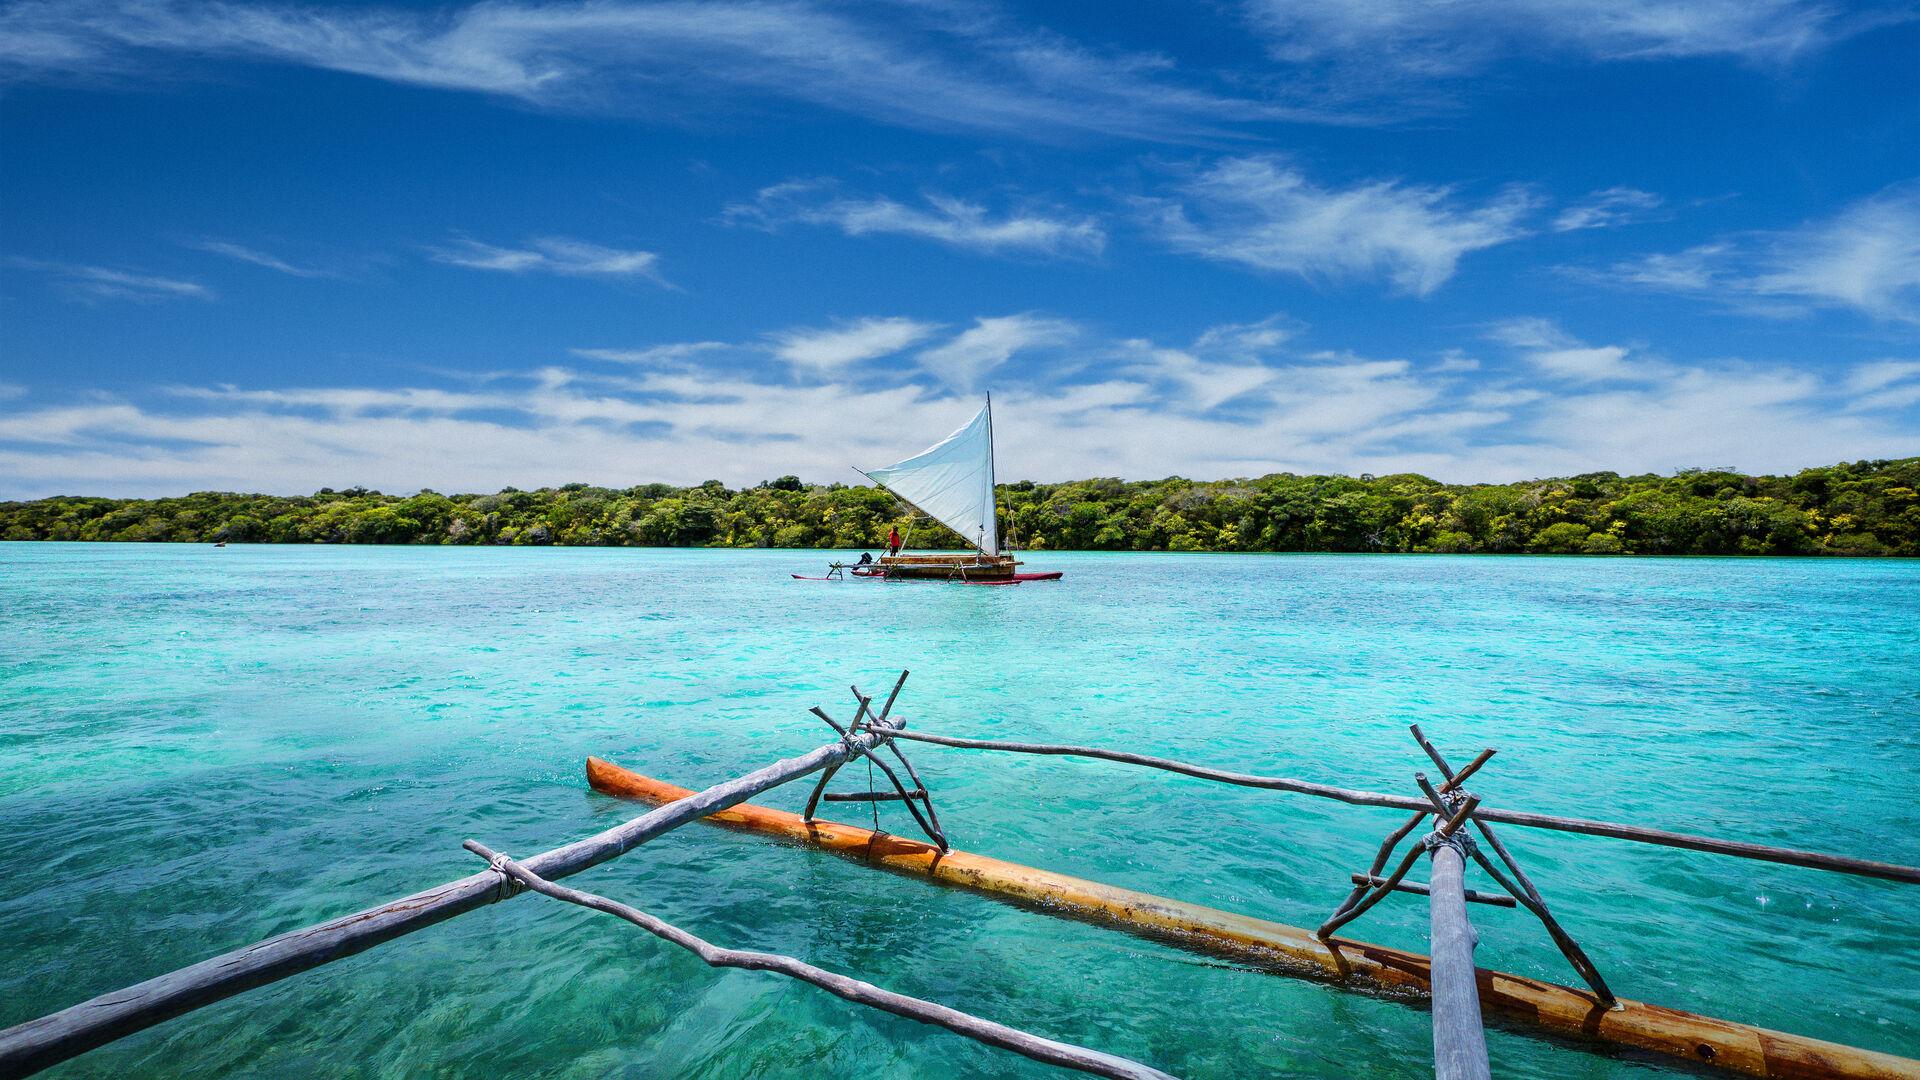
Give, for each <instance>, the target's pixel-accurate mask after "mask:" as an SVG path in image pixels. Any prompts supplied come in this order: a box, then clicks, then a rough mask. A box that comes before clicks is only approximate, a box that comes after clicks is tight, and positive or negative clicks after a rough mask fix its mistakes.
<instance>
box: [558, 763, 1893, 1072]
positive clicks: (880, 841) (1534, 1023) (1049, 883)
mask: <svg viewBox="0 0 1920 1080" xmlns="http://www.w3.org/2000/svg"><path fill="white" fill-rule="evenodd" d="M587 779H588V781H589V782H590V783H591V784H592V785H593V787H594V789H595V790H597V791H600V792H603V793H605V794H608V795H618V796H621V797H624V798H637V799H645V800H647V801H649V802H670V801H671V800H673V799H678V798H682V797H684V796H685V795H686V794H688V793H687V791H686V789H684V788H680V787H676V786H674V785H672V784H668V783H665V782H663V781H660V780H655V779H653V778H651V777H647V776H642V775H640V774H639V773H635V772H631V771H629V770H626V769H622V768H620V767H619V766H618V765H614V764H612V763H610V762H606V761H602V760H600V759H598V758H589V759H588V760H587ZM708 820H710V821H712V822H713V823H714V824H716V825H726V826H730V827H734V828H741V829H748V830H751V831H753V832H757V833H761V834H764V835H768V836H776V837H780V838H782V839H786V840H790V841H793V842H796V843H801V844H805V845H808V846H811V847H816V848H819V849H821V850H824V851H829V852H833V853H835V854H840V855H845V856H847V857H849V858H853V859H857V860H861V861H864V862H866V863H868V864H870V865H873V866H877V867H881V868H883V869H887V870H892V871H895V872H897V873H901V874H905V875H908V876H912V877H921V878H926V879H929V880H932V881H936V882H940V883H943V884H947V885H952V886H955V887H958V888H964V889H970V890H973V891H976V892H981V893H986V894H989V895H993V896H999V897H1005V898H1007V899H1010V900H1013V901H1016V902H1019V903H1022V904H1028V905H1032V906H1033V907H1034V909H1035V910H1038V911H1042V912H1045V913H1047V914H1054V915H1063V916H1067V917H1072V918H1079V919H1084V920H1087V921H1089V922H1093V923H1098V924H1100V925H1104V926H1111V927H1114V928H1116V929H1121V930H1125V931H1127V932H1130V933H1137V934H1140V935H1143V936H1147V937H1152V938H1154V939H1156V940H1160V941H1164V942H1166V943H1168V944H1170V945H1173V946H1175V947H1179V948H1187V949H1193V950H1195V951H1198V952H1203V953H1207V954H1210V955H1225V956H1229V957H1232V958H1234V959H1237V960H1240V961H1243V962H1245V963H1247V964H1248V965H1250V966H1253V967H1258V968H1261V969H1263V970H1267V971H1271V972H1274V973H1276V974H1281V975H1290V976H1295V977H1305V978H1313V979H1320V980H1325V981H1327V982H1331V983H1333V984H1335V985H1338V986H1341V987H1343V988H1345V989H1351V990H1359V991H1369V992H1385V993H1388V994H1390V995H1392V996H1395V997H1405V996H1407V995H1409V994H1415V995H1419V994H1425V993H1427V992H1428V988H1429V985H1430V983H1429V974H1428V972H1429V966H1430V965H1429V961H1428V959H1427V957H1425V956H1422V955H1420V954H1419V953H1413V952H1406V951H1404V950H1401V949H1392V948H1387V947H1385V946H1381V945H1368V944H1365V943H1362V942H1358V941H1350V940H1347V939H1345V938H1335V939H1333V940H1332V941H1330V942H1325V943H1323V942H1321V941H1320V940H1319V939H1317V938H1315V937H1314V936H1313V932H1312V931H1311V930H1305V929H1302V928H1300V927H1295V926H1285V925H1282V924H1280V923H1274V922H1268V921H1266V920H1263V919H1255V918H1250V917H1248V916H1245V915H1236V914H1233V913H1231V912H1226V911H1220V910H1218V909H1215V908H1209V907H1203V906H1201V905H1199V904H1189V903H1184V902H1182V901H1179V900H1169V899H1167V898H1165V897H1160V896H1151V895H1148V894H1146V893H1140V892H1134V891H1133V890H1130V889H1122V888H1117V887H1115V886H1112V885H1103V884H1100V883H1098V882H1093V881H1087V880H1084V879H1081V878H1075V877H1069V876H1067V875H1065V874H1057V873H1054V872H1052V871H1048V870H1041V869H1036V868H1034V867H1030V866H1020V865H1018V864H1015V863H1009V862H1002V861H1001V860H999V859H992V858H988V857H986V856H984V855H975V854H972V853H969V852H965V851H958V850H955V851H951V852H946V853H943V852H941V851H940V849H938V848H936V847H934V846H933V845H932V844H927V843H922V842H920V841H918V840H909V839H906V838H904V837H897V836H889V835H887V834H885V833H876V832H872V831H869V830H867V829H860V828H855V827H853V826H850V825H841V824H837V823H835V822H830V821H813V822H809V821H805V820H803V819H802V818H801V817H800V815H798V814H794V813H789V812H787V811H784V810H774V809H771V808H769V807H764V806H757V805H754V804H751V803H748V804H743V805H740V806H736V807H734V808H733V809H731V810H727V811H725V812H723V813H719V814H714V815H712V816H711V817H710V818H709V819H708ZM1476 977H1477V979H1478V982H1479V992H1480V1005H1481V1008H1482V1009H1483V1010H1485V1011H1486V1012H1487V1013H1489V1014H1491V1015H1496V1016H1500V1017H1504V1018H1505V1019H1506V1020H1507V1021H1508V1022H1509V1023H1511V1024H1512V1025H1513V1026H1514V1027H1515V1028H1516V1029H1521V1030H1533V1031H1540V1032H1545V1033H1548V1034H1552V1035H1556V1036H1564V1037H1566V1038H1570V1039H1576V1040H1583V1041H1594V1042H1600V1043H1607V1044H1612V1045H1616V1046H1627V1047H1636V1048H1639V1049H1642V1050H1649V1051H1653V1052H1655V1053H1659V1054H1665V1055H1670V1056H1672V1057H1674V1058H1678V1059H1681V1060H1686V1061H1692V1062H1697V1063H1700V1064H1706V1065H1712V1066H1714V1067H1717V1068H1722V1069H1727V1070H1730V1071H1733V1072H1737V1073H1744V1074H1746V1075H1749V1076H1764V1077H1774V1078H1803V1080H1829V1078H1832V1080H1920V1061H1913V1060H1909V1059H1907V1058H1902V1057H1896V1056H1894V1055H1892V1054H1884V1053H1879V1052H1877V1051H1873V1050H1865V1049H1859V1048H1856V1047H1851V1046H1842V1045H1840V1044H1838V1043H1831V1042H1823V1041H1821V1040H1819V1039H1810V1038H1806V1037H1804V1036H1800V1035H1790V1034H1787V1033H1784V1032H1779V1031H1769V1030H1766V1029H1764V1028H1757V1027H1753V1026H1751V1025H1747V1024H1739V1023H1734V1022H1732V1021H1729V1020H1716V1019H1713V1018H1711V1017H1706V1016H1699V1015H1696V1014H1693V1013H1688V1012H1682V1011H1680V1010H1677V1009H1667V1008H1662V1007H1660V1006H1658V1005H1648V1004H1645V1003H1643V1002H1638V1001H1627V1000H1622V1001H1621V1002H1620V1003H1619V1005H1618V1007H1617V1008H1614V1009H1611V1010H1610V1009H1608V1008H1607V1006H1606V1004H1605V1003H1603V1002H1601V1001H1600V1000H1598V999H1597V998H1596V997H1595V996H1594V995H1593V994H1591V993H1588V992H1586V991H1583V990H1577V989H1574V988H1573V987H1568V986H1559V985H1556V984H1554V983H1548V982H1541V981H1539V980H1537V979H1529V978H1525V977H1523V976H1520V975H1510V974H1507V973H1505V972H1500V971H1488V970H1486V969H1484V968H1483V969H1481V970H1479V971H1478V972H1477V973H1476Z"/></svg>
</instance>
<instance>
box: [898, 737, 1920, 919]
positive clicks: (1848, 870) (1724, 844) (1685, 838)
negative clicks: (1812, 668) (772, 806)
mask: <svg viewBox="0 0 1920 1080" xmlns="http://www.w3.org/2000/svg"><path fill="white" fill-rule="evenodd" d="M890 734H891V735H892V736H893V737H894V738H896V739H907V740H910V741H912V742H923V743H931V744H933V745H935V746H951V747H956V748H959V749H963V750H998V751H1003V752H1007V753H1015V754H1044V755H1049V756H1055V757H1085V758H1097V759H1099V760H1101V761H1118V762H1121V763H1123V764H1127V765H1143V766H1145V767H1147V768H1150V769H1161V770H1163V771H1166V772H1173V773H1179V774H1181V775H1182V776H1191V777H1195V778H1197V779H1201V780H1213V781H1217V782H1219V783H1223V784H1234V785H1237V786H1239V787H1251V788H1265V789H1268V790H1271V791H1290V792H1293V793H1295V794H1299V795H1312V796H1315V797H1318V798H1322V799H1333V800H1336V801H1338V802H1343V803H1347V804H1349V805H1352V806H1381V807H1387V808H1389V809H1394V810H1418V811H1420V812H1421V813H1422V814H1429V813H1432V812H1433V808H1432V806H1431V805H1430V804H1429V803H1428V802H1427V801H1426V800H1425V799H1416V798H1413V797H1411V796H1407V795H1387V794H1383V793H1381V792H1377V791H1359V790H1355V789H1353V788H1343V787H1335V786H1334V785H1332V784H1316V783H1313V782H1311V781H1307V780H1294V779H1291V778H1288V777H1281V776H1253V775H1250V774H1248V773H1236V772H1228V771H1226V770H1224V769H1212V768H1208V767H1206V766H1204V765H1192V764H1188V763H1187V762H1183V761H1174V760H1172V759H1170V758H1160V757H1151V756H1149V755H1146V754H1133V753H1128V752H1126V751H1124V750H1099V749H1095V748H1093V747H1090V746H1060V745H1054V744H1049V743H1017V742H995V741H991V740H987V739H960V738H955V737H953V736H951V735H934V734H930V733H928V732H925V731H899V730H895V731H891V732H890ZM1474 817H1475V819H1476V820H1485V821H1498V822H1501V823H1503V824H1507V825H1521V826H1525V827H1527V828H1530V829H1551V830H1553V831H1555V832H1570V833H1581V834H1583V835H1586V836H1610V837H1613V838H1614V839H1617V840H1633V841H1637V842H1639V843H1643V844H1656V845H1659V846H1661V847H1672V848H1685V849H1687V850H1690V851H1705V852H1711V853H1713V854H1715V855H1734V856H1738V857H1740V858H1744V859H1758V860H1760V861H1762V862H1773V863H1782V864H1785V865H1787V866H1802V867H1806V868H1808V869H1810V870H1831V871H1833V872H1835V873H1839V874H1853V875H1855V876H1858V877H1870V878H1880V879H1882V880H1885V881H1899V882H1905V883H1906V884H1909V885H1920V866H1902V865H1900V864H1898V863H1885V862H1875V861H1874V860H1872V859H1856V858H1853V857H1852V856H1849V855H1827V854H1823V853H1821V852H1817V851H1801V850H1798V849H1795V848H1783V847H1773V846H1771V845H1767V844H1753V843H1748V842H1747V841H1744V840H1720V839H1716V838H1714V837H1710V836H1695V835H1691V834H1688V833H1677V832H1668V831H1666V830H1664V829H1648V828H1644V827H1642V826H1639V825H1622V824H1619V823H1617V822H1611V821H1593V820H1590V819H1587V818H1571V817H1559V816H1556V815H1553V814H1532V813H1527V812H1525V811H1520V810H1495V809H1489V808H1487V807H1484V806H1483V807H1480V808H1479V809H1478V810H1475V811H1474ZM1374 872H1375V873H1378V872H1379V871H1378V870H1376V871H1374Z"/></svg>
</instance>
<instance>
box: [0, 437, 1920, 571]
mask: <svg viewBox="0 0 1920 1080" xmlns="http://www.w3.org/2000/svg"><path fill="white" fill-rule="evenodd" d="M1916 489H1920V457H1913V458H1904V459H1900V460H1891V461H1888V460H1880V461H1856V462H1848V463H1843V464H1839V465H1831V466H1826V467H1822V468H1814V469H1805V470H1802V471H1800V472H1797V473H1794V474H1793V475H1791V476H1750V475H1747V474H1745V473H1740V472H1736V471H1733V470H1731V469H1688V470H1682V471H1680V472H1678V473H1675V474H1674V475H1671V476H1659V475H1653V474H1644V475H1639V476H1620V475H1618V474H1615V473H1610V472H1596V473H1585V474H1582V475H1580V476H1569V477H1562V478H1557V479H1551V480H1528V481H1523V482H1519V483H1512V484H1443V483H1440V482H1439V481H1437V480H1431V479H1428V478H1427V477H1424V476H1420V475H1417V474H1413V473H1401V474H1396V475H1392V476H1370V475H1361V476H1300V475H1295V474H1292V473H1276V474H1273V475H1270V476H1262V477H1259V478H1256V479H1243V480H1214V481H1196V480H1185V479H1180V478H1178V477H1173V478H1169V479H1165V480H1140V481H1126V480H1116V479H1093V480H1076V481H1072V482H1070V483H1060V484H1037V483H1033V482H1031V481H1021V482H1019V483H1015V484H1004V485H1002V486H1001V488H1000V505H1001V514H1002V522H1001V530H1002V533H1003V535H1007V536H1009V538H1010V539H1011V540H1012V542H1013V543H1014V544H1016V545H1017V546H1019V547H1022V548H1025V549H1029V550H1041V549H1067V548H1080V549H1096V550H1103V551H1120V550H1132V551H1340V552H1369V551H1371V552H1457V553H1469V552H1487V553H1522V552H1531V553H1551V554H1566V555H1574V554H1586V555H1622V554H1625V555H1920V495H1917V494H1916ZM896 525H897V526H898V527H899V528H900V530H901V531H902V533H905V534H907V536H908V542H909V544H910V545H912V546H915V547H959V546H961V542H960V540H959V539H958V538H957V537H955V536H954V535H953V534H951V533H949V532H947V531H946V530H945V529H943V528H940V527H939V526H937V525H933V524H932V523H930V522H928V521H926V520H925V519H918V520H915V519H914V517H913V516H912V515H911V514H910V513H909V512H907V511H906V510H904V509H903V508H902V507H901V506H900V504H898V503H897V502H895V501H894V499H893V498H892V497H891V496H889V495H888V494H887V493H886V492H884V491H880V490H877V489H874V488H868V487H848V486H845V485H841V484H830V485H815V484H803V483H801V482H800V481H799V480H798V479H797V478H795V477H792V476H783V477H780V478H779V479H777V480H770V481H767V482H765V483H762V484H759V485H757V486H755V487H749V488H740V489H733V488H729V487H727V486H726V485H725V484H722V483H721V482H719V481H718V480H709V481H707V482H706V483H704V484H701V485H699V486H697V487H674V486H671V485H667V484H641V485H638V486H636V487H629V488H604V487H590V486H588V485H586V484H567V485H564V486H561V487H556V488H542V489H540V490H538V491H518V490H515V489H513V488H506V489H504V490H502V491H499V492H496V493H494V494H491V495H442V494H440V493H438V492H435V491H421V492H418V493H416V494H412V495H384V494H381V493H380V492H377V491H369V490H367V489H365V488H347V489H345V490H340V491H335V490H333V489H330V488H323V489H321V490H320V491H318V492H315V493H314V494H312V495H301V496H280V495H244V494H233V493H228V492H212V491H208V492H199V493H196V494H192V495H186V496H181V497H178V498H162V499H107V498H89V497H83V496H75V497H59V498H47V499H37V500H33V501H26V502H0V539H4V540H137V541H179V542H194V543H206V542H214V541H227V542H231V543H277V544H307V543H322V544H555V545H633V546H667V547H783V548H835V549H856V548H873V547H877V546H878V545H879V544H880V543H881V538H882V537H884V536H885V535H886V533H887V530H888V529H889V528H890V527H893V526H896Z"/></svg>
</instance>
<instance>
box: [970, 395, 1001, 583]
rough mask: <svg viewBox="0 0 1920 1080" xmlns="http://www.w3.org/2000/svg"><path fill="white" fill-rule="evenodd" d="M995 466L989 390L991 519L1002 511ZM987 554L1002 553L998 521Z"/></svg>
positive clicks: (988, 427)
mask: <svg viewBox="0 0 1920 1080" xmlns="http://www.w3.org/2000/svg"><path fill="white" fill-rule="evenodd" d="M993 466H994V462H993V392H992V391H991V390H989V391H988V392H987V516H988V518H989V519H991V518H992V517H993V516H994V515H996V514H998V513H999V512H1000V504H999V502H998V501H997V500H998V499H999V494H998V490H999V489H998V485H997V482H996V478H995V476H994V468H993ZM974 546H975V547H978V546H979V545H978V544H976V545H974ZM987 554H989V555H998V554H1000V526H999V523H998V522H995V523H994V528H993V550H992V551H989V552H987Z"/></svg>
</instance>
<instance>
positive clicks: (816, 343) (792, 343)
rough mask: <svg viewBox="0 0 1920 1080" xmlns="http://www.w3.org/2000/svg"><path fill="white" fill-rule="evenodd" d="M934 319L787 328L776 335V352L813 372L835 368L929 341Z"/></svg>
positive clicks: (888, 320)
mask: <svg viewBox="0 0 1920 1080" xmlns="http://www.w3.org/2000/svg"><path fill="white" fill-rule="evenodd" d="M935 329H936V327H935V325H934V324H933V323H925V322H917V321H915V320H913V319H906V318H898V317H895V318H869V319H860V320H858V321H856V322H851V323H846V324H843V325H841V326H834V327H828V328H825V329H796V330H787V331H783V332H781V333H778V334H774V335H773V336H772V341H773V346H774V350H773V351H774V355H775V356H778V357H779V358H780V359H782V360H785V361H786V362H788V363H789V364H792V365H794V366H795V367H798V368H802V369H805V370H808V371H813V372H826V371H832V370H834V369H837V368H844V367H847V366H848V365H850V364H857V363H859V362H860V361H862V360H877V359H879V358H880V357H882V356H892V355H893V354H894V353H897V352H900V351H901V350H903V349H907V348H911V347H912V346H914V345H918V344H919V343H920V342H922V341H925V340H926V339H927V337H928V336H930V335H931V334H932V333H933V331H934V330H935Z"/></svg>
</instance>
